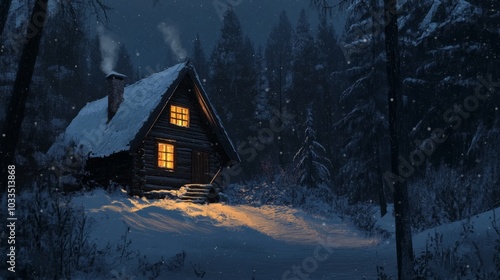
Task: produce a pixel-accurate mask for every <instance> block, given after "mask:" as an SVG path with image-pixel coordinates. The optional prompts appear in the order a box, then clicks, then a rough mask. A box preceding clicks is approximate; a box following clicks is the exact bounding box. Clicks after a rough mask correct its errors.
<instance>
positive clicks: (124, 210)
mask: <svg viewBox="0 0 500 280" xmlns="http://www.w3.org/2000/svg"><path fill="white" fill-rule="evenodd" d="M93 211H95V212H100V211H106V212H108V211H113V212H117V213H119V214H120V215H121V217H122V219H123V220H124V221H125V222H126V223H127V224H128V225H129V226H130V227H132V228H134V229H136V230H139V231H145V232H146V231H151V230H153V231H157V232H165V233H189V234H192V233H201V234H203V233H205V234H210V233H214V234H215V231H219V230H216V229H217V228H219V229H225V230H227V231H243V230H244V228H249V229H252V230H255V231H257V232H260V233H261V234H264V235H267V236H270V237H272V238H273V239H276V240H280V241H285V242H288V243H295V244H317V243H318V240H319V239H321V238H326V237H331V240H334V241H333V242H334V244H335V245H334V246H338V247H339V248H357V247H364V246H370V245H373V244H375V243H377V242H378V240H376V239H366V238H361V237H360V236H359V235H358V234H357V233H356V232H353V231H352V228H350V227H348V226H347V225H344V224H342V222H340V221H336V222H335V223H333V221H328V220H325V219H321V218H314V217H310V216H309V215H305V214H304V213H303V212H301V211H298V210H296V209H291V208H288V207H281V206H262V207H253V206H247V205H225V204H218V203H217V204H209V205H199V204H192V203H184V202H176V201H174V200H168V199H165V200H151V201H148V200H147V199H137V198H129V199H126V200H123V201H111V202H110V204H109V205H104V206H101V208H100V209H93Z"/></svg>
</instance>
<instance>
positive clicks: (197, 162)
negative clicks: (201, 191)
mask: <svg viewBox="0 0 500 280" xmlns="http://www.w3.org/2000/svg"><path fill="white" fill-rule="evenodd" d="M191 162H192V183H201V184H208V183H210V175H209V173H210V156H209V154H208V153H205V152H198V151H193V152H192V155H191Z"/></svg>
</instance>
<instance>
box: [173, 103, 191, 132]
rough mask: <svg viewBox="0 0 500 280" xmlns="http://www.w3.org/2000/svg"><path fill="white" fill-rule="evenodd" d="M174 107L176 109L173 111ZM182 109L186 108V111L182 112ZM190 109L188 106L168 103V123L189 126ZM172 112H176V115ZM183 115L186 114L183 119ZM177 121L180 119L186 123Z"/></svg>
mask: <svg viewBox="0 0 500 280" xmlns="http://www.w3.org/2000/svg"><path fill="white" fill-rule="evenodd" d="M174 109H176V110H175V111H174ZM179 110H180V111H181V112H179ZM182 110H186V111H187V113H186V114H183V113H182ZM190 111H191V110H190V109H189V107H184V106H180V105H176V104H171V105H170V114H169V118H170V120H169V121H170V124H173V125H175V126H177V127H183V128H189V127H190V125H191V112H190ZM173 114H176V116H175V117H174V116H173ZM179 116H180V118H178V117H179ZM184 116H186V119H184ZM177 121H180V122H181V123H184V122H186V125H182V124H178V123H177Z"/></svg>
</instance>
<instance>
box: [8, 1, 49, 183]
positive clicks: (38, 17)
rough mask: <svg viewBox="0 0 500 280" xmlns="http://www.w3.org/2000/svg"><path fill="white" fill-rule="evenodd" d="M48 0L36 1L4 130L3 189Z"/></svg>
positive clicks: (21, 119) (11, 159) (26, 97)
mask: <svg viewBox="0 0 500 280" xmlns="http://www.w3.org/2000/svg"><path fill="white" fill-rule="evenodd" d="M47 2H48V0H38V1H36V2H35V4H34V8H33V12H32V14H31V17H30V22H29V27H28V30H27V31H26V39H27V40H26V43H25V45H24V46H23V51H22V54H21V57H20V59H19V64H18V69H17V74H16V80H15V81H14V87H13V90H12V96H11V98H10V102H9V106H8V108H7V117H6V122H5V125H4V131H3V134H2V135H1V136H2V137H1V139H0V144H1V145H0V158H1V163H0V174H1V175H2V177H1V179H0V180H1V182H2V184H1V189H0V191H2V192H4V191H6V186H7V184H4V183H6V180H7V167H8V166H9V165H12V164H14V155H15V151H16V147H17V143H18V141H19V135H20V132H21V124H22V122H23V118H24V110H25V107H26V100H27V99H28V93H29V90H30V84H31V79H32V77H33V72H34V71H35V64H36V60H37V56H38V51H39V48H40V41H41V39H42V33H43V28H44V25H45V22H46V20H47Z"/></svg>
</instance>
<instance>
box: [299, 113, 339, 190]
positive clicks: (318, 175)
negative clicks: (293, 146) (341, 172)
mask: <svg viewBox="0 0 500 280" xmlns="http://www.w3.org/2000/svg"><path fill="white" fill-rule="evenodd" d="M305 127H306V129H305V132H304V133H305V139H304V142H303V144H302V147H301V148H300V149H299V151H298V152H297V154H295V157H294V161H296V162H297V165H296V167H295V170H296V171H298V172H299V183H300V185H302V186H305V187H307V188H316V187H318V186H320V185H321V184H324V183H327V182H328V181H329V180H330V171H328V166H329V165H331V162H330V160H329V159H328V158H327V157H326V156H325V154H326V150H325V148H324V147H323V145H321V144H320V143H319V142H317V141H316V132H315V131H314V128H313V113H312V110H311V108H308V109H307V117H306V122H305Z"/></svg>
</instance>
